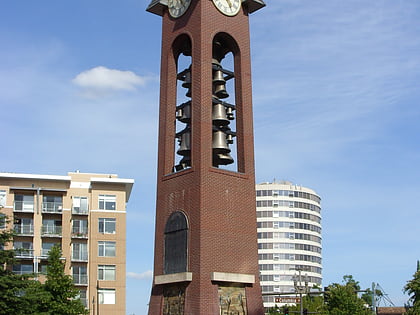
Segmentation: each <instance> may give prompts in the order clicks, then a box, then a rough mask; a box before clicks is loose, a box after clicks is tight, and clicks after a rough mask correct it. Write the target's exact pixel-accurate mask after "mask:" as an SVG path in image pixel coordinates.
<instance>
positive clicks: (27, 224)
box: [14, 218, 34, 236]
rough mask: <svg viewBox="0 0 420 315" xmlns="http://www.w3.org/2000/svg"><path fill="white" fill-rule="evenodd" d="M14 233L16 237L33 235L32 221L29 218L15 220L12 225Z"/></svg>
mask: <svg viewBox="0 0 420 315" xmlns="http://www.w3.org/2000/svg"><path fill="white" fill-rule="evenodd" d="M14 231H15V233H16V234H17V235H23V236H25V235H33V234H34V221H33V219H29V218H16V219H15V224H14Z"/></svg>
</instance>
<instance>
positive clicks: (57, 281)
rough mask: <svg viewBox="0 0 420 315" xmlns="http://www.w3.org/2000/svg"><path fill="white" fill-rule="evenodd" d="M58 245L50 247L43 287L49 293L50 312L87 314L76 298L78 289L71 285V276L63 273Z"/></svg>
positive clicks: (75, 314)
mask: <svg viewBox="0 0 420 315" xmlns="http://www.w3.org/2000/svg"><path fill="white" fill-rule="evenodd" d="M60 258H61V249H60V247H59V246H57V245H56V246H54V247H53V248H51V250H50V252H49V256H48V266H47V281H46V282H45V285H44V289H45V291H46V292H48V293H49V294H50V295H51V301H50V302H49V311H50V314H54V315H79V314H88V312H87V310H86V309H85V307H84V305H83V304H82V302H81V301H80V299H79V298H78V295H79V290H77V288H75V286H74V285H73V278H72V277H71V276H69V275H66V274H65V273H64V263H63V262H62V261H61V259H60Z"/></svg>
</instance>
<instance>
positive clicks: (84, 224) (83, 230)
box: [72, 220, 88, 237]
mask: <svg viewBox="0 0 420 315" xmlns="http://www.w3.org/2000/svg"><path fill="white" fill-rule="evenodd" d="M72 234H73V235H74V236H78V237H83V236H87V234H88V221H87V220H73V229H72Z"/></svg>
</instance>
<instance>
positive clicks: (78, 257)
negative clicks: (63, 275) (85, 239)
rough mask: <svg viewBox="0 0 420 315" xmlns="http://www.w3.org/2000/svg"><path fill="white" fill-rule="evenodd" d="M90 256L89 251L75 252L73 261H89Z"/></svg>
mask: <svg viewBox="0 0 420 315" xmlns="http://www.w3.org/2000/svg"><path fill="white" fill-rule="evenodd" d="M88 259H89V256H88V253H87V252H73V255H72V257H71V260H72V261H88Z"/></svg>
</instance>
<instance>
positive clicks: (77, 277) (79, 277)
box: [73, 273, 88, 285]
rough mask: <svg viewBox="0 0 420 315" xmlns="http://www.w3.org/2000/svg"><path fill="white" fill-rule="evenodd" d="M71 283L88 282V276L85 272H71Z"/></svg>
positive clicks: (81, 283)
mask: <svg viewBox="0 0 420 315" xmlns="http://www.w3.org/2000/svg"><path fill="white" fill-rule="evenodd" d="M73 283H74V284H78V285H84V284H88V276H87V275H85V274H78V273H75V274H73Z"/></svg>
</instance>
